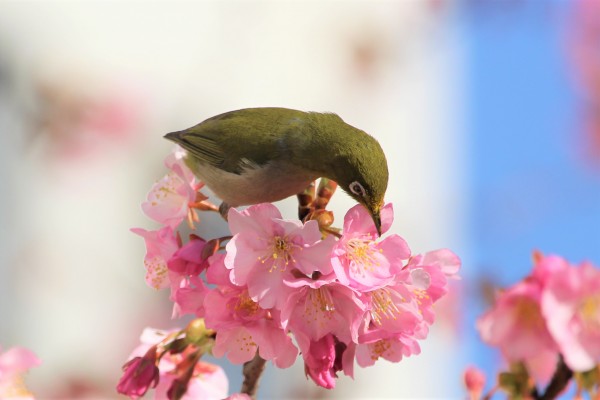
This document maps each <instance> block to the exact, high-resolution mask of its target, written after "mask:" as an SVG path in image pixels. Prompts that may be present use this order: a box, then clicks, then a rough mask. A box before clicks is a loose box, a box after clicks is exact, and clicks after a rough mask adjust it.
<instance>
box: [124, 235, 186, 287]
mask: <svg viewBox="0 0 600 400" xmlns="http://www.w3.org/2000/svg"><path fill="white" fill-rule="evenodd" d="M131 231H132V232H133V233H135V234H137V235H140V236H141V237H143V238H144V241H145V242H146V256H145V257H144V266H145V267H146V283H147V284H148V286H150V287H153V288H154V289H164V288H167V287H169V286H170V285H171V281H170V279H169V270H168V268H167V262H168V261H169V259H171V257H172V256H173V254H174V253H175V252H176V251H177V250H178V249H179V244H178V241H177V238H176V236H175V233H174V232H173V229H172V228H171V227H169V226H165V227H163V228H161V229H159V230H157V231H147V230H145V229H142V228H133V229H131Z"/></svg>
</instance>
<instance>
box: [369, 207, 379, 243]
mask: <svg viewBox="0 0 600 400" xmlns="http://www.w3.org/2000/svg"><path fill="white" fill-rule="evenodd" d="M371 216H372V217H373V222H375V228H376V229H377V235H378V236H380V237H381V215H380V214H379V211H376V212H374V213H373V214H371Z"/></svg>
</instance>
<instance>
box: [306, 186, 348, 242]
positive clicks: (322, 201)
mask: <svg viewBox="0 0 600 400" xmlns="http://www.w3.org/2000/svg"><path fill="white" fill-rule="evenodd" d="M315 186H316V185H315V182H311V184H310V185H309V186H308V187H307V188H306V189H305V190H304V191H303V192H302V193H299V194H298V217H299V218H300V220H301V221H302V222H307V221H310V220H316V221H317V222H318V223H319V229H320V230H321V232H322V233H323V234H324V235H330V234H332V235H336V236H338V237H339V236H340V234H339V229H336V228H333V227H332V226H331V225H332V224H333V212H331V211H327V210H326V209H325V208H326V207H327V204H328V203H329V200H330V199H331V196H333V194H334V193H335V189H336V188H337V183H335V182H334V181H332V180H331V179H327V178H321V181H320V182H319V188H318V189H316V188H315Z"/></svg>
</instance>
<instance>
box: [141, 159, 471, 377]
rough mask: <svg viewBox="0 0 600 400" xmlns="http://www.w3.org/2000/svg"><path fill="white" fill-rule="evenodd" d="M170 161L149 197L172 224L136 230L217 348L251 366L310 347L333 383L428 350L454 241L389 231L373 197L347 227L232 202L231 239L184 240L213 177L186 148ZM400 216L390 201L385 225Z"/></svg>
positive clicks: (312, 363)
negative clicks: (422, 249)
mask: <svg viewBox="0 0 600 400" xmlns="http://www.w3.org/2000/svg"><path fill="white" fill-rule="evenodd" d="M166 165H167V167H168V168H169V169H170V170H171V172H169V174H167V175H166V176H165V177H164V178H163V179H161V180H160V181H158V182H157V183H156V184H155V185H154V187H153V188H152V190H151V192H150V194H149V195H148V201H147V202H145V203H144V204H143V210H144V212H145V213H146V214H147V215H148V216H149V217H151V218H152V219H154V220H156V221H158V222H160V223H161V224H162V225H163V227H162V228H160V229H158V230H155V231H146V230H144V229H134V230H133V231H134V232H135V233H137V234H139V235H141V236H142V237H143V238H144V240H145V242H146V248H147V253H146V257H145V266H146V271H147V275H146V281H147V282H148V284H149V285H150V286H152V287H154V288H157V289H162V288H170V291H171V300H172V301H173V302H174V310H173V311H174V312H173V314H174V316H180V315H184V314H192V315H195V316H196V317H198V318H201V319H203V321H204V323H205V324H206V327H207V328H209V329H211V330H213V331H214V332H215V336H214V343H213V345H212V347H211V349H210V350H211V352H212V354H213V355H214V356H216V357H223V356H226V357H227V358H228V360H229V361H231V362H232V363H235V364H241V363H246V362H249V361H250V360H253V359H254V358H255V356H257V355H258V356H260V358H262V359H263V360H268V361H271V362H272V363H273V364H274V365H275V366H276V367H279V368H286V367H289V366H291V365H292V364H293V363H294V361H295V360H296V358H297V356H298V354H299V352H300V354H301V355H302V358H303V360H304V364H305V372H306V375H307V376H308V377H310V378H311V379H312V380H313V381H314V382H315V383H316V384H318V385H319V386H322V387H325V388H333V387H334V386H335V378H336V377H337V373H338V372H339V371H341V372H343V373H344V374H346V375H349V376H352V375H353V368H354V363H355V361H356V363H357V364H358V365H359V366H361V367H367V366H370V365H373V364H374V363H375V361H377V360H378V359H380V358H383V359H386V360H389V361H393V362H398V361H400V360H401V359H402V358H403V357H406V356H410V355H412V354H418V353H419V352H420V347H419V343H418V341H419V340H421V339H424V338H426V336H427V334H428V331H429V327H430V325H431V324H432V323H433V322H434V311H433V305H434V303H435V302H436V301H437V300H438V299H440V298H441V297H442V296H443V295H444V294H445V293H446V292H447V290H448V288H447V282H448V278H456V277H457V273H458V270H459V267H460V260H459V259H458V257H457V256H456V255H455V254H454V253H452V252H451V251H450V250H446V249H442V250H437V251H433V252H428V253H425V254H422V255H411V252H410V249H409V247H408V245H407V243H406V241H405V240H404V239H403V238H402V237H400V236H398V235H396V234H391V235H388V236H387V237H385V238H382V239H381V238H379V236H378V234H377V231H376V228H375V225H374V223H373V221H372V219H371V216H370V215H369V214H368V212H367V211H366V209H365V208H364V207H362V206H361V205H357V206H355V207H353V208H352V209H350V210H349V211H348V212H347V214H346V215H345V217H344V225H343V230H342V231H341V233H340V234H335V231H334V230H331V229H329V230H327V232H325V233H324V232H322V231H321V229H320V227H319V223H318V222H317V221H316V220H309V221H307V222H305V223H303V222H300V221H298V220H287V219H283V217H282V215H281V214H280V212H279V210H278V209H277V208H276V207H275V206H274V205H272V204H267V203H264V204H257V205H253V206H250V207H248V208H246V209H245V210H243V211H238V210H236V209H231V210H230V211H229V214H228V223H229V228H230V231H231V235H232V236H231V237H227V238H216V239H211V240H205V239H203V238H200V237H198V236H196V235H194V234H192V235H190V238H189V240H187V241H184V240H182V238H181V234H180V233H179V231H178V227H179V226H180V224H181V223H182V222H183V221H184V220H187V221H188V222H190V223H193V222H194V221H198V218H197V216H196V213H195V211H196V210H198V209H199V210H215V209H216V207H214V206H212V205H211V204H210V203H208V202H207V201H206V197H205V196H203V195H202V194H200V193H198V192H197V191H198V189H199V188H200V187H202V183H201V182H198V181H197V180H196V178H195V177H194V176H193V174H192V173H191V172H190V171H189V170H188V169H187V167H186V166H185V164H184V163H183V162H182V153H181V152H180V151H178V150H177V151H175V153H174V154H173V155H171V156H169V158H168V159H167V162H166ZM392 220H393V209H392V205H391V204H387V205H386V206H385V207H383V209H382V210H381V230H382V232H383V233H385V232H386V231H388V230H389V228H390V226H391V224H392ZM226 241H227V243H226V245H224V242H226ZM153 377H154V375H153ZM161 381H162V380H161ZM159 385H160V384H159Z"/></svg>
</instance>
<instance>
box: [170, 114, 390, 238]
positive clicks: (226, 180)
mask: <svg viewBox="0 0 600 400" xmlns="http://www.w3.org/2000/svg"><path fill="white" fill-rule="evenodd" d="M165 138H167V139H169V140H171V141H173V142H175V143H177V144H179V145H180V146H181V147H183V148H184V149H185V150H186V151H187V156H186V158H185V162H186V164H187V165H188V166H189V167H190V169H191V170H192V171H193V173H194V174H195V175H196V176H197V177H198V178H199V179H200V180H202V181H203V182H204V183H205V184H206V186H208V187H209V188H210V189H211V190H212V191H213V192H214V193H215V194H216V195H217V196H219V198H220V199H221V200H223V202H224V203H226V204H225V205H226V206H231V207H236V206H241V205H250V204H258V203H265V202H274V201H278V200H282V199H284V198H286V197H289V196H292V195H295V194H298V193H301V192H302V191H303V190H304V189H306V187H307V186H308V185H309V184H310V183H311V182H313V181H314V180H316V179H317V178H321V177H324V178H328V179H331V180H333V181H335V182H336V183H337V184H338V185H339V186H340V187H341V188H342V189H343V190H344V191H345V192H346V193H348V194H349V195H350V196H351V197H352V198H354V199H355V200H356V201H357V202H358V203H360V204H362V205H363V206H364V207H365V208H366V209H367V210H368V212H369V214H370V215H371V217H372V218H373V221H374V223H375V227H376V228H377V232H378V233H379V234H380V235H381V217H380V210H381V208H382V207H383V204H384V195H385V191H386V189H387V184H388V168H387V162H386V159H385V154H384V153H383V150H382V149H381V146H380V145H379V143H378V142H377V140H375V139H374V138H373V137H372V136H370V135H368V134H367V133H365V132H363V131H361V130H360V129H357V128H355V127H353V126H351V125H348V124H347V123H345V122H344V121H343V120H342V119H341V118H340V117H339V116H337V115H336V114H332V113H318V112H303V111H298V110H292V109H287V108H246V109H242V110H236V111H230V112H226V113H224V114H219V115H217V116H214V117H212V118H209V119H207V120H205V121H203V122H201V123H199V124H198V125H195V126H193V127H191V128H189V129H186V130H183V131H179V132H172V133H169V134H167V135H165Z"/></svg>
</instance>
